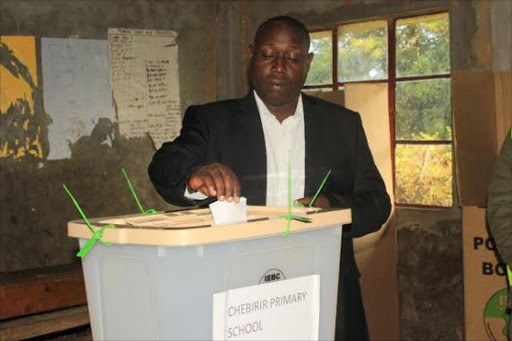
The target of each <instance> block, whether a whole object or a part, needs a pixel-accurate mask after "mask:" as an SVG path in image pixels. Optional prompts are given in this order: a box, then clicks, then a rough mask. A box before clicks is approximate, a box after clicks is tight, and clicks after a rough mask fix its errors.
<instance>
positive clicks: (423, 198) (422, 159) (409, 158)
mask: <svg viewBox="0 0 512 341" xmlns="http://www.w3.org/2000/svg"><path fill="white" fill-rule="evenodd" d="M395 167H396V175H395V178H396V186H395V190H396V200H397V202H398V203H402V204H420V205H431V206H448V207H451V206H452V200H453V199H452V146H451V145H416V144H415V145H410V144H409V145H404V144H398V145H396V149H395Z"/></svg>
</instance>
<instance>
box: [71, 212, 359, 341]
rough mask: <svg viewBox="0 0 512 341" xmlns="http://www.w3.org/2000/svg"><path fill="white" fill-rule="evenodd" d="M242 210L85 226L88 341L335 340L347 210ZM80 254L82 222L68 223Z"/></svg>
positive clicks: (112, 219)
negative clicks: (225, 217) (233, 218)
mask: <svg viewBox="0 0 512 341" xmlns="http://www.w3.org/2000/svg"><path fill="white" fill-rule="evenodd" d="M292 213H293V215H294V216H303V217H307V218H311V220H310V221H309V222H303V221H299V220H295V219H294V220H290V219H286V215H287V214H288V217H289V213H287V209H286V208H275V207H260V206H248V207H247V221H246V222H244V223H236V224H225V225H218V226H216V225H215V224H214V223H213V218H212V216H211V214H210V211H209V209H194V210H183V211H174V212H162V213H155V214H150V215H142V214H140V215H128V216H119V217H109V218H96V219H91V220H90V224H91V226H92V227H93V229H94V230H95V231H97V230H99V229H100V228H101V227H104V226H105V225H108V224H112V225H113V226H114V227H112V226H110V227H109V228H105V229H104V233H103V235H102V237H101V241H100V242H97V243H95V244H94V246H93V247H92V248H91V249H90V251H89V252H88V254H87V255H86V256H85V257H83V258H82V264H83V271H84V278H85V285H86V292H87V302H88V308H89V315H90V322H91V328H92V335H93V338H94V339H95V340H212V339H213V340H329V339H330V340H332V339H334V331H335V319H336V302H337V301H336V297H337V287H338V273H339V259H340V251H341V250H340V248H341V235H342V226H343V225H345V224H349V223H350V222H351V211H350V210H349V209H338V210H335V209H328V210H318V209H311V208H300V209H299V208H294V210H293V212H292ZM68 234H69V236H70V237H74V238H78V239H79V244H80V247H81V248H83V247H84V245H85V244H86V243H87V241H88V240H89V239H90V238H91V237H92V232H91V230H90V229H89V228H88V227H87V225H86V224H85V222H84V221H83V220H75V221H71V222H69V223H68Z"/></svg>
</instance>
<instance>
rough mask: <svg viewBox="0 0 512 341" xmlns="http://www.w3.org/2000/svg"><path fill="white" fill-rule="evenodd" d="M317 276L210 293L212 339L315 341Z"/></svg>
mask: <svg viewBox="0 0 512 341" xmlns="http://www.w3.org/2000/svg"><path fill="white" fill-rule="evenodd" d="M319 316H320V275H310V276H305V277H298V278H293V279H289V280H284V281H276V282H271V283H266V284H262V285H254V286H250V287H245V288H239V289H233V290H228V291H225V292H221V293H217V294H214V295H213V340H318V324H319Z"/></svg>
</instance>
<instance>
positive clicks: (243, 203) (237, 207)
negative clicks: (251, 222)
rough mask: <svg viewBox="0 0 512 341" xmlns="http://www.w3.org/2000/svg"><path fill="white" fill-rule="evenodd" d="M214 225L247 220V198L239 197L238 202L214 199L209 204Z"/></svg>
mask: <svg viewBox="0 0 512 341" xmlns="http://www.w3.org/2000/svg"><path fill="white" fill-rule="evenodd" d="M210 211H211V212H212V216H213V220H214V221H215V225H220V224H232V223H239V222H244V221H247V199H246V198H244V197H240V202H239V203H235V202H234V201H232V202H227V201H225V200H224V201H216V202H214V203H212V204H210Z"/></svg>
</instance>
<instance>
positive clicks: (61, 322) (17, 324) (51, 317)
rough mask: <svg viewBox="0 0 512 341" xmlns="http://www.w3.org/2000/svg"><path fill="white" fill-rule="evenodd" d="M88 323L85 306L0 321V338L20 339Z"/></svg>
mask: <svg viewBox="0 0 512 341" xmlns="http://www.w3.org/2000/svg"><path fill="white" fill-rule="evenodd" d="M87 324H89V313H88V311H87V306H85V305H83V306H79V307H74V308H67V309H62V310H58V311H55V312H51V313H42V314H38V315H34V316H28V317H22V318H18V319H14V320H9V321H4V322H0V340H22V339H28V338H32V337H37V336H41V335H47V334H51V333H55V332H59V331H63V330H67V329H71V328H76V327H80V326H85V325H87Z"/></svg>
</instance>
